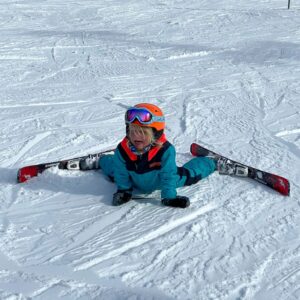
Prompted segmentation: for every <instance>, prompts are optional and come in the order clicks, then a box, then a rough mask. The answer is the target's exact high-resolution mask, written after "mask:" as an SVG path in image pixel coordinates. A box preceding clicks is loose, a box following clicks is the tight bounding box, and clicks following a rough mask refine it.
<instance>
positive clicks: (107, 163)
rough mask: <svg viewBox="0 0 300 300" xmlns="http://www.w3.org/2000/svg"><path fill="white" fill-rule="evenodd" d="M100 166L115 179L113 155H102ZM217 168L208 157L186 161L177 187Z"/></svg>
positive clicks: (178, 170)
mask: <svg viewBox="0 0 300 300" xmlns="http://www.w3.org/2000/svg"><path fill="white" fill-rule="evenodd" d="M99 166H100V168H101V170H102V171H103V172H104V174H105V175H106V176H108V177H109V178H110V179H111V180H112V181H114V172H115V170H114V159H113V155H110V154H109V155H105V156H103V157H101V159H100V161H99ZM215 170H216V162H215V161H214V160H213V159H211V158H208V157H195V158H192V159H191V160H190V161H188V162H187V163H185V164H184V165H183V166H182V167H177V175H178V180H177V182H176V187H177V188H179V187H183V186H189V185H192V184H195V183H197V182H198V181H199V180H201V179H203V178H205V177H207V176H209V175H210V174H211V173H213V172H214V171H215Z"/></svg>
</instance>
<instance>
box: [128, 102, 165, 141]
mask: <svg viewBox="0 0 300 300" xmlns="http://www.w3.org/2000/svg"><path fill="white" fill-rule="evenodd" d="M125 123H126V132H127V133H128V125H129V124H136V125H139V126H143V127H150V128H152V129H153V132H154V137H155V138H156V139H158V138H160V137H161V136H162V134H163V132H164V129H165V117H164V114H163V112H162V110H161V109H160V108H159V107H158V106H156V105H154V104H150V103H139V104H136V105H135V106H134V107H131V108H129V109H127V111H126V114H125Z"/></svg>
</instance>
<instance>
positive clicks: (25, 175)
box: [17, 149, 114, 183]
mask: <svg viewBox="0 0 300 300" xmlns="http://www.w3.org/2000/svg"><path fill="white" fill-rule="evenodd" d="M113 151H114V149H110V150H106V151H102V152H99V153H95V154H89V155H85V156H80V157H75V158H72V159H66V160H59V161H54V162H50V163H42V164H38V165H31V166H26V167H23V168H20V169H19V170H18V176H17V180H18V182H20V183H21V182H25V181H27V180H29V179H30V178H32V177H36V176H38V174H41V173H43V172H44V171H45V170H47V169H49V168H52V167H58V168H59V169H66V170H83V169H81V167H80V160H84V159H86V158H93V157H99V156H101V155H103V154H105V153H109V152H113Z"/></svg>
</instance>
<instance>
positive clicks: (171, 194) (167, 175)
mask: <svg viewBox="0 0 300 300" xmlns="http://www.w3.org/2000/svg"><path fill="white" fill-rule="evenodd" d="M175 156H176V153H175V148H174V146H172V145H171V146H170V147H169V148H168V150H167V151H166V152H165V153H164V154H163V156H162V161H161V171H160V180H161V186H162V190H161V197H162V198H168V199H173V198H176V196H177V192H176V181H177V166H176V161H175Z"/></svg>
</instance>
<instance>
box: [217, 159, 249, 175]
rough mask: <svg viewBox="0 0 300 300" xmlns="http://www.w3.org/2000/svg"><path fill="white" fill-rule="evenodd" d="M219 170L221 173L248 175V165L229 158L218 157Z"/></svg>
mask: <svg viewBox="0 0 300 300" xmlns="http://www.w3.org/2000/svg"><path fill="white" fill-rule="evenodd" d="M217 170H218V171H219V174H220V175H231V176H240V177H248V173H249V170H248V167H247V166H244V165H242V164H240V163H237V162H233V161H231V160H230V159H228V158H225V157H220V158H219V159H217Z"/></svg>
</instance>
